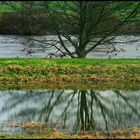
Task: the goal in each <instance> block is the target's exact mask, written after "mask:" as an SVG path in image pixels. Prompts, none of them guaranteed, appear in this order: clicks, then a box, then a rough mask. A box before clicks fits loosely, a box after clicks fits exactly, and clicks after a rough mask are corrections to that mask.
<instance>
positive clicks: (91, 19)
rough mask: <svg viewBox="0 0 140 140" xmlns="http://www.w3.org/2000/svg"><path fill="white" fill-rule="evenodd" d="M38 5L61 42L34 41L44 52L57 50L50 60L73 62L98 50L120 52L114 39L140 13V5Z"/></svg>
mask: <svg viewBox="0 0 140 140" xmlns="http://www.w3.org/2000/svg"><path fill="white" fill-rule="evenodd" d="M33 4H35V2H31V1H29V2H28V3H26V5H29V7H32V6H33ZM37 5H39V6H42V8H43V9H44V10H45V11H46V12H45V13H46V15H47V16H46V17H48V22H49V23H50V26H51V27H52V29H53V32H54V34H56V35H57V36H58V38H57V39H51V40H45V41H39V40H34V41H38V42H39V43H41V44H45V46H44V45H43V47H42V48H43V49H48V48H50V47H53V48H55V49H56V51H55V52H53V53H50V54H49V55H48V56H51V55H56V56H60V57H64V56H70V57H71V58H75V57H78V58H84V57H86V56H87V54H89V53H90V52H91V51H96V50H95V48H97V47H98V46H104V47H106V48H108V46H109V45H111V46H112V47H111V49H110V48H109V49H110V50H109V52H114V51H116V49H115V47H114V45H113V39H114V38H115V37H116V36H117V35H119V34H120V32H121V30H120V29H122V28H123V27H124V26H126V25H127V24H129V23H130V22H132V21H133V20H135V17H136V16H137V15H138V14H139V10H140V2H138V1H137V2H134V1H128V2H125V1H101V2H97V1H66V2H64V1H53V2H52V1H40V2H38V3H37ZM12 6H13V8H15V7H14V5H12ZM19 12H20V13H22V14H23V12H22V11H19ZM26 14H27V13H26ZM26 16H30V14H27V15H26ZM33 18H34V17H32V20H33ZM30 40H32V39H31V38H30ZM58 53H60V55H57V54H58Z"/></svg>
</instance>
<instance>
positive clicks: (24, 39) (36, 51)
mask: <svg viewBox="0 0 140 140" xmlns="http://www.w3.org/2000/svg"><path fill="white" fill-rule="evenodd" d="M33 38H34V39H38V40H46V39H47V40H53V39H56V36H34V37H33ZM132 40H138V41H132ZM129 41H130V42H129ZM131 41H132V42H131ZM114 42H121V43H115V44H114V46H115V48H116V49H117V50H118V51H117V52H114V53H107V50H106V48H104V46H98V47H97V48H96V49H95V50H93V51H92V52H91V53H89V54H88V55H87V57H88V58H140V36H118V37H116V39H115V40H114ZM45 47H47V44H42V43H39V42H37V41H29V36H15V35H0V58H16V57H21V58H23V57H24V58H32V57H43V58H44V57H46V56H48V54H49V53H53V52H55V51H56V49H55V48H53V47H52V48H48V49H42V48H45ZM108 47H111V45H109V44H108ZM101 48H104V49H103V50H102V52H101ZM70 50H72V48H70ZM29 52H31V53H29Z"/></svg>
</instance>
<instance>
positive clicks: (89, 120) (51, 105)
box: [0, 90, 140, 134]
mask: <svg viewBox="0 0 140 140" xmlns="http://www.w3.org/2000/svg"><path fill="white" fill-rule="evenodd" d="M139 101H140V90H125V91H124V90H32V91H28V90H27V91H26V90H25V91H22V90H7V91H0V103H1V106H0V133H8V134H9V133H10V134H36V133H37V134H42V133H43V132H40V131H39V130H42V129H44V128H46V129H48V128H50V129H54V128H55V129H56V130H57V131H58V132H64V131H67V132H69V133H77V132H79V131H83V130H86V131H112V130H116V129H128V128H132V127H137V128H140V110H139V108H140V102H139ZM28 123H30V125H31V123H33V124H34V126H32V127H31V126H30V127H29V128H31V129H28V130H30V131H27V130H26V129H25V128H26V127H25V126H26V124H28ZM35 123H38V124H40V125H37V126H36V125H35ZM41 124H42V125H41ZM36 129H37V131H35V130H36ZM47 132H48V131H47ZM45 133H46V132H45Z"/></svg>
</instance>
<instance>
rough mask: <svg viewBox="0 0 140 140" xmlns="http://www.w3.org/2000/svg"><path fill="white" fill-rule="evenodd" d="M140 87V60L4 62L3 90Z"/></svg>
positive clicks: (0, 77)
mask: <svg viewBox="0 0 140 140" xmlns="http://www.w3.org/2000/svg"><path fill="white" fill-rule="evenodd" d="M139 87H140V59H41V58H40V59H37V58H33V59H29V58H28V59H27V58H24V59H19V58H16V59H0V89H5V88H14V89H15V88H16V89H17V88H18V89H24V88H26V89H33V88H51V89H52V88H57V89H62V88H65V89H67V88H80V89H81V88H96V89H98V88H99V89H106V88H123V89H124V88H139Z"/></svg>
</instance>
